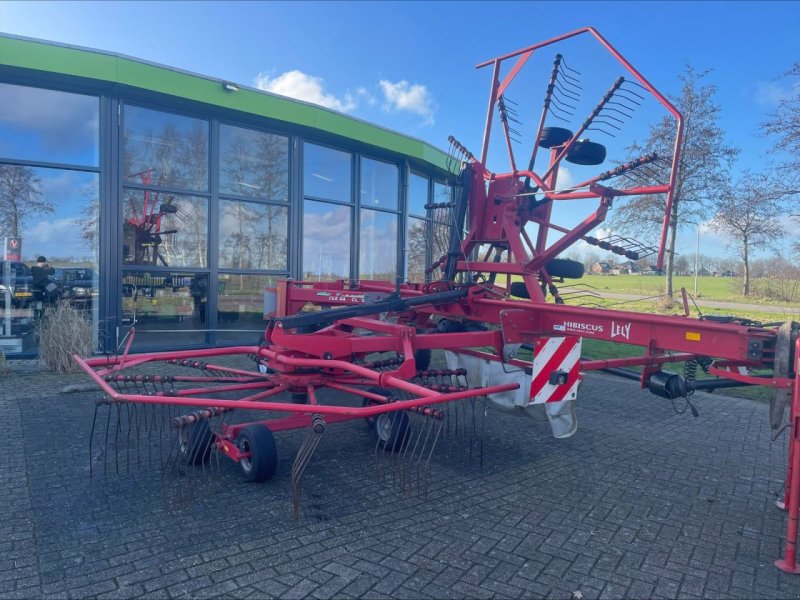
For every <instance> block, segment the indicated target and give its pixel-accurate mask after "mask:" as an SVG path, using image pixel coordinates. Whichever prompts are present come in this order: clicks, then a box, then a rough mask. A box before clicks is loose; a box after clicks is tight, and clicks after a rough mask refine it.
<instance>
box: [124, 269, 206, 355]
mask: <svg viewBox="0 0 800 600" xmlns="http://www.w3.org/2000/svg"><path fill="white" fill-rule="evenodd" d="M207 303H208V275H207V274H205V273H182V272H164V271H153V272H148V271H128V272H125V273H123V275H122V324H123V328H122V329H123V330H122V331H121V332H120V335H121V336H122V335H125V334H127V333H128V330H129V329H130V328H131V327H132V326H134V325H135V326H136V337H135V341H134V344H133V347H134V348H139V347H148V348H151V347H159V346H164V347H175V346H179V345H181V344H198V343H203V342H205V341H206V334H205V331H203V329H204V328H205V327H206V320H207V310H208V309H207V305H208V304H207Z"/></svg>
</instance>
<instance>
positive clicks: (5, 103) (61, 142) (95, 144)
mask: <svg viewBox="0 0 800 600" xmlns="http://www.w3.org/2000/svg"><path fill="white" fill-rule="evenodd" d="M0 107H1V108H0V157H3V158H15V159H22V160H32V161H45V162H55V163H67V164H73V165H86V166H94V167H96V166H98V164H99V160H100V159H99V156H100V137H99V130H100V100H99V99H98V98H96V97H95V96H84V95H81V94H70V93H67V92H59V91H56V90H45V89H40V88H32V87H25V86H21V85H11V84H8V83H0Z"/></svg>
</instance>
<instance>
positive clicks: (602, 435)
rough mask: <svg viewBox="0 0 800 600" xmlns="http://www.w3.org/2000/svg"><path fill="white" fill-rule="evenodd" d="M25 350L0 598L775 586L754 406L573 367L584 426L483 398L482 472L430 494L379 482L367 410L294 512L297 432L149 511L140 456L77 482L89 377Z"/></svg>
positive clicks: (0, 501) (3, 503) (770, 469)
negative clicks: (566, 426) (45, 363)
mask: <svg viewBox="0 0 800 600" xmlns="http://www.w3.org/2000/svg"><path fill="white" fill-rule="evenodd" d="M76 381H78V382H82V381H85V379H84V377H83V376H82V375H70V376H55V375H50V374H45V373H41V372H38V371H37V370H36V369H35V368H33V367H30V368H28V367H25V368H15V370H14V372H13V373H12V374H11V375H6V376H4V377H3V378H1V379H0V411H2V414H3V419H2V420H0V423H2V428H3V439H4V440H5V442H4V444H3V445H2V446H0V511H1V512H2V515H3V518H2V520H1V521H0V598H30V597H44V598H85V597H89V596H93V597H95V596H96V597H98V598H130V597H137V596H147V597H148V598H173V597H196V598H207V597H213V596H224V597H232V598H245V597H252V598H263V597H279V598H319V599H322V598H387V597H391V598H399V599H402V598H465V597H469V598H494V597H497V598H532V597H548V598H563V599H567V598H570V597H571V596H573V594H574V593H575V592H580V593H581V594H582V596H583V597H584V598H651V597H652V598H675V597H678V598H790V597H793V598H794V597H798V596H800V577H793V576H789V575H786V574H784V573H781V572H779V571H777V569H776V568H775V567H774V566H773V564H772V563H773V561H774V559H776V558H778V557H779V556H780V555H781V553H782V547H783V537H782V536H783V533H784V528H785V515H784V514H783V513H781V512H780V511H778V510H777V509H775V508H774V506H773V504H774V502H775V500H776V498H777V497H778V496H779V495H780V494H781V493H782V483H783V475H784V469H785V439H784V440H782V441H781V442H780V443H771V442H770V441H769V428H768V425H767V410H766V406H765V405H764V404H761V403H758V402H754V401H751V400H746V399H736V398H727V397H723V396H716V395H714V396H711V395H705V394H699V393H698V394H697V395H696V399H697V402H696V404H697V406H698V408H699V409H700V411H701V416H700V417H699V418H697V419H694V418H692V417H691V416H689V415H688V414H686V415H682V416H678V415H675V414H674V412H673V410H672V407H671V406H670V403H669V402H668V401H665V400H662V399H659V398H656V397H654V396H651V395H650V394H649V393H645V392H642V391H640V390H639V389H638V387H637V386H636V384H635V383H632V382H627V381H620V380H618V379H614V378H611V377H608V376H604V375H597V374H595V375H589V376H588V377H587V380H586V383H585V384H584V387H583V388H582V391H581V394H580V398H579V430H578V433H577V434H576V435H575V436H574V437H573V438H570V439H568V440H555V439H553V438H552V437H551V436H550V434H549V428H547V427H546V426H545V427H541V426H539V425H534V424H531V423H528V422H526V421H522V420H518V419H515V418H514V417H511V416H506V415H500V414H497V413H494V412H491V413H490V415H489V418H488V420H487V429H486V436H485V442H484V447H485V463H484V466H483V468H476V467H473V468H459V467H455V466H452V465H451V466H447V465H444V466H440V467H437V468H435V469H434V471H433V473H432V477H431V481H430V483H429V486H428V494H427V498H423V497H420V496H418V495H404V494H403V493H401V492H399V491H398V490H397V489H396V488H394V487H393V486H392V485H391V484H389V483H381V482H378V481H376V478H375V467H374V457H373V453H374V445H373V443H372V439H371V437H370V434H369V432H368V431H367V430H366V428H365V427H364V426H363V423H359V422H353V423H344V424H337V425H332V426H331V427H330V428H329V430H328V432H326V433H325V435H324V436H323V440H322V443H321V445H320V448H319V449H318V451H317V453H316V455H315V456H314V458H313V459H312V462H311V464H310V466H309V469H308V471H307V472H306V477H305V479H304V487H303V505H302V506H303V517H302V519H301V520H300V522H298V523H295V522H294V521H293V520H292V519H291V491H290V484H289V481H290V474H289V473H290V468H291V461H292V459H293V455H294V452H295V451H296V449H297V446H298V445H299V442H300V439H301V437H299V436H298V435H297V434H296V433H289V434H283V433H279V434H277V435H276V438H277V442H278V451H279V454H280V459H279V465H278V473H277V475H276V477H275V478H274V479H273V480H272V481H269V482H267V483H265V484H246V483H244V482H242V481H241V480H240V479H239V478H238V474H237V473H236V472H235V469H233V468H229V469H223V472H222V473H220V474H219V475H218V477H219V482H218V484H217V485H209V486H208V487H207V488H205V492H204V494H203V495H202V496H201V497H198V498H196V499H195V500H194V501H193V502H192V503H191V504H190V505H188V506H185V507H183V508H180V509H178V510H175V511H165V510H164V508H163V505H162V502H161V495H160V492H159V489H160V488H159V479H158V477H157V475H153V474H146V473H145V474H134V475H128V476H125V477H120V478H116V477H114V478H106V479H103V478H95V479H91V480H90V479H89V476H88V474H89V467H88V439H89V428H90V425H91V418H92V412H93V408H94V403H93V400H94V398H96V397H97V395H98V394H97V392H91V393H88V392H87V393H77V394H60V393H59V391H60V390H61V389H62V388H63V387H64V385H65V384H66V383H74V382H76Z"/></svg>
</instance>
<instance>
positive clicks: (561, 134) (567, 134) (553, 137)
mask: <svg viewBox="0 0 800 600" xmlns="http://www.w3.org/2000/svg"><path fill="white" fill-rule="evenodd" d="M572 135H573V134H572V132H571V131H570V130H569V129H564V128H563V127H545V128H544V129H542V135H541V136H540V137H539V147H540V148H553V147H554V146H560V145H561V144H563V143H565V142H568V141H569V140H571V139H572Z"/></svg>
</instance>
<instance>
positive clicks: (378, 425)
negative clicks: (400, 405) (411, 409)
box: [373, 411, 411, 452]
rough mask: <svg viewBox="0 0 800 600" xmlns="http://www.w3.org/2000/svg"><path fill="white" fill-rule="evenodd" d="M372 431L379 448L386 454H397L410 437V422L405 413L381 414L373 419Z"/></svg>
mask: <svg viewBox="0 0 800 600" xmlns="http://www.w3.org/2000/svg"><path fill="white" fill-rule="evenodd" d="M373 431H374V432H375V436H376V437H377V438H378V445H379V446H380V447H382V448H383V449H384V450H385V451H386V452H398V451H399V450H402V449H403V448H404V447H405V445H406V443H407V442H408V440H409V438H410V437H411V426H410V420H409V418H408V415H407V414H406V413H405V411H394V412H389V413H381V414H379V415H378V416H376V417H375V422H374V423H373Z"/></svg>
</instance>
